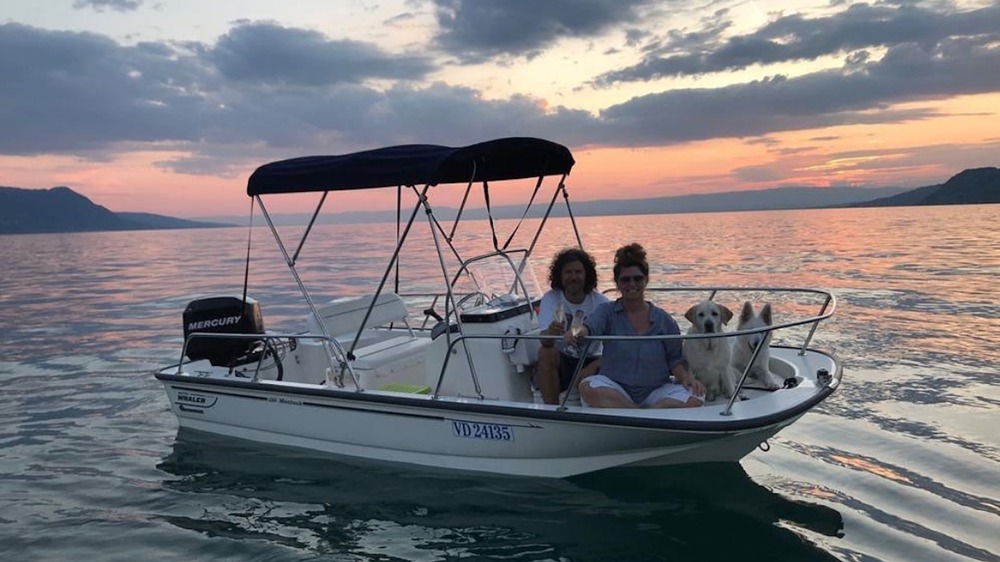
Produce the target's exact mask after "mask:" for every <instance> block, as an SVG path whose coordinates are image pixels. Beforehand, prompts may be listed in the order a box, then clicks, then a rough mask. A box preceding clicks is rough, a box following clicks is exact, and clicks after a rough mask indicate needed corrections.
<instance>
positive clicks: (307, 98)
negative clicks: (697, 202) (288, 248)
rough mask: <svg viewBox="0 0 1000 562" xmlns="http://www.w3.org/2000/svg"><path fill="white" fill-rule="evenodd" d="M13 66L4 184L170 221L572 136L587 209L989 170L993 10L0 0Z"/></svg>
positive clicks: (1, 145) (999, 50) (995, 40)
mask: <svg viewBox="0 0 1000 562" xmlns="http://www.w3.org/2000/svg"><path fill="white" fill-rule="evenodd" d="M0 76H3V79H2V80H0V185H5V186H14V187H25V188H48V187H53V186H57V185H66V186H69V187H71V188H73V189H74V190H76V191H78V192H80V193H82V194H84V195H86V196H87V197H89V198H91V199H92V200H93V201H94V202H96V203H98V204H100V205H104V206H106V207H108V208H110V209H112V210H115V211H145V212H152V213H160V214H167V215H173V216H179V217H199V216H214V215H224V214H241V213H244V212H245V211H246V210H247V207H248V203H247V198H246V196H245V188H246V179H247V177H248V176H249V174H250V173H251V172H252V171H253V169H254V168H255V167H256V166H258V165H260V164H263V163H266V162H268V161H271V160H277V159H282V158H289V157H293V156H303V155H311V154H338V153H343V152H350V151H354V150H361V149H367V148H373V147H377V146H385V145H391V144H406V143H436V144H445V145H451V146H458V145H463V144H469V143H473V142H478V141H482V140H487V139H490V138H495V137H502V136H539V137H543V138H547V139H550V140H554V141H556V142H560V143H563V144H565V145H567V146H569V147H570V148H571V149H572V150H573V153H574V155H575V156H576V160H577V165H576V167H575V168H574V170H573V173H572V175H571V177H570V182H569V186H570V191H571V194H572V197H573V199H574V200H577V201H580V200H591V199H603V198H625V197H649V196H669V195H683V194H690V193H708V192H719V191H732V190H737V189H739V190H748V189H763V188H768V187H777V186H783V185H789V186H790V185H809V186H815V187H816V188H822V187H825V186H831V185H861V186H904V187H917V186H922V185H928V184H933V183H939V182H943V181H944V180H946V179H947V178H948V177H950V176H951V175H953V174H955V173H957V172H959V171H961V170H962V169H965V168H970V167H980V166H997V165H1000V2H996V1H994V2H986V1H974V0H970V1H963V0H958V1H935V0H930V1H922V0H890V1H885V2H870V3H860V2H859V3H853V2H851V1H850V0H831V1H828V2H812V1H811V0H797V1H780V2H779V1H758V2H754V1H740V0H734V1H729V0H676V1H674V0H669V1H655V2H654V1H643V0H380V1H376V0H372V1H349V0H338V1H328V0H292V1H288V2H275V1H273V0H239V1H236V0H232V1H228V0H198V1H194V0H33V1H25V0H0ZM273 201H275V202H277V199H273ZM501 202H504V201H501ZM388 206H389V199H380V198H372V197H364V198H361V197H354V198H351V199H350V200H349V201H347V206H346V207H345V206H344V205H343V202H342V204H341V205H339V206H338V209H339V210H348V209H358V210H361V209H377V208H386V207H388ZM307 208H309V206H307V205H302V204H301V202H298V201H294V202H290V203H287V204H284V205H282V204H280V203H277V204H275V205H274V206H273V207H272V209H274V210H276V211H285V212H290V211H300V210H305V209H307Z"/></svg>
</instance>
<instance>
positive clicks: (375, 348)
mask: <svg viewBox="0 0 1000 562" xmlns="http://www.w3.org/2000/svg"><path fill="white" fill-rule="evenodd" d="M430 343H431V342H430V340H429V339H427V338H417V337H413V336H399V337H395V338H392V339H388V340H385V341H380V342H377V343H373V344H371V345H366V346H364V347H359V348H357V349H355V350H354V362H353V363H351V365H352V366H353V367H354V370H356V371H373V370H376V369H378V368H379V367H382V366H385V365H390V364H392V363H396V362H399V361H401V360H404V359H407V358H411V357H413V356H418V357H422V356H423V355H422V353H421V354H419V355H418V354H417V352H418V351H420V350H422V349H423V348H424V346H426V345H429V344H430Z"/></svg>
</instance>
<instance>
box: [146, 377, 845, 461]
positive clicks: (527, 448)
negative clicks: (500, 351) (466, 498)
mask: <svg viewBox="0 0 1000 562" xmlns="http://www.w3.org/2000/svg"><path fill="white" fill-rule="evenodd" d="M830 363H831V365H834V364H835V361H834V360H833V359H832V358H831V359H830ZM157 377H158V378H159V379H160V380H161V382H162V383H163V384H164V386H165V389H166V391H167V395H168V397H169V398H170V402H171V404H172V406H173V410H174V413H175V414H176V415H177V418H178V420H179V422H180V425H181V426H182V427H185V428H188V429H192V430H197V431H203V432H209V433H214V434H220V435H226V436H230V437H234V438H239V439H247V440H251V441H257V442H262V443H271V444H276V445H282V446H292V447H299V448H304V449H311V450H315V451H322V452H325V453H332V454H336V455H346V456H351V457H359V458H366V459H376V460H381V461H388V462H394V463H406V464H412V465H421V466H428V467H435V468H445V469H452V470H462V471H476V472H491V473H501V474H510V475H525V476H542V477H557V478H558V477H567V476H573V475H576V474H582V473H587V472H593V471H597V470H602V469H606V468H611V467H617V466H656V465H672V464H687V463H701V462H737V461H739V460H740V459H741V458H743V457H744V456H745V455H747V454H748V453H749V452H751V451H752V450H753V449H754V448H755V447H757V446H758V445H759V444H760V443H762V442H763V441H765V440H766V439H768V438H769V437H771V436H772V435H774V434H775V433H776V432H778V431H779V430H781V429H782V428H783V427H785V426H787V425H789V424H791V423H792V422H794V421H795V420H796V419H798V418H799V417H800V416H801V415H802V414H804V413H805V412H806V411H808V410H809V409H810V408H812V407H813V406H814V405H815V404H816V403H818V402H820V401H821V400H823V399H824V398H825V397H826V396H827V395H828V394H829V393H830V392H832V391H833V388H834V387H835V385H833V386H823V387H820V386H816V385H814V384H812V381H808V380H806V381H804V383H803V384H801V385H800V387H798V388H795V389H788V390H781V391H778V392H774V393H769V394H768V395H766V396H760V397H755V398H754V399H752V400H747V401H745V402H737V403H736V404H735V405H734V407H733V410H732V413H731V414H730V415H724V414H723V411H724V407H725V404H722V403H719V404H715V405H710V406H706V407H703V408H695V409H685V410H605V409H597V408H581V407H574V408H569V409H567V410H558V409H555V408H554V407H552V406H545V405H538V404H525V403H516V402H501V401H484V400H478V399H474V398H446V397H440V398H432V397H430V396H427V395H409V396H408V395H400V394H399V393H386V392H376V391H369V392H357V391H351V390H344V389H336V388H328V387H317V386H316V385H304V384H298V383H282V382H276V381H261V382H251V381H248V380H231V379H228V380H222V379H215V378H207V377H204V378H199V377H192V376H189V375H170V374H166V373H163V372H161V373H160V374H158V375H157ZM835 380H837V381H839V371H838V376H837V377H836V379H835Z"/></svg>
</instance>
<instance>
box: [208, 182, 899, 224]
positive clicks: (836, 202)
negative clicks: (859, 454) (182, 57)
mask: <svg viewBox="0 0 1000 562" xmlns="http://www.w3.org/2000/svg"><path fill="white" fill-rule="evenodd" d="M905 190H906V188H904V187H881V188H863V187H824V188H816V187H778V188H773V189H762V190H758V191H728V192H725V193H711V194H707V195H678V196H673V197H654V198H646V199H601V200H596V201H572V205H573V215H574V216H577V217H581V216H602V215H657V214H671V213H711V212H726V211H761V210H784V209H812V208H817V207H833V206H847V205H851V204H854V203H860V202H863V201H870V200H871V199H872V198H873V197H886V196H890V195H896V194H898V193H901V192H903V191H905ZM491 212H492V214H493V218H495V219H516V218H520V217H521V214H522V213H524V206H523V205H500V206H497V207H493V208H492V209H491ZM544 212H545V209H544V207H541V206H539V205H538V204H537V202H536V204H535V205H533V206H532V209H531V211H529V212H528V216H529V217H540V216H542V215H543V214H544ZM434 214H435V215H436V216H437V217H438V218H439V219H441V220H451V219H453V218H454V217H455V215H457V214H458V210H457V209H454V208H450V207H443V206H435V207H434ZM311 216H312V215H311V214H306V213H292V214H272V215H271V219H272V220H273V221H274V222H275V224H279V225H293V224H305V223H307V222H308V221H309V218H310V217H311ZM552 216H554V217H565V216H567V213H566V205H565V204H563V203H562V202H561V201H557V202H556V205H555V207H553V209H552ZM462 218H463V219H485V218H487V215H486V209H484V208H476V209H465V210H464V211H463V212H462ZM205 219H206V220H219V221H226V222H237V223H240V224H246V222H247V219H246V217H236V216H220V217H206V218H205ZM395 220H396V212H395V211H362V212H348V213H329V214H325V215H320V217H319V218H318V219H317V221H316V222H317V223H321V224H322V223H340V224H343V223H368V222H394V221H395Z"/></svg>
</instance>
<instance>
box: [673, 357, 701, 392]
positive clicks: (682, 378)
mask: <svg viewBox="0 0 1000 562" xmlns="http://www.w3.org/2000/svg"><path fill="white" fill-rule="evenodd" d="M671 374H673V375H674V380H676V381H677V382H679V383H680V384H682V385H684V388H686V389H688V391H689V392H690V393H691V394H694V395H695V396H705V385H703V384H701V381H700V380H698V379H696V378H694V375H693V374H691V371H689V370H688V369H687V367H685V366H684V364H683V363H681V364H680V365H677V366H676V367H674V368H673V370H672V372H671Z"/></svg>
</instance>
